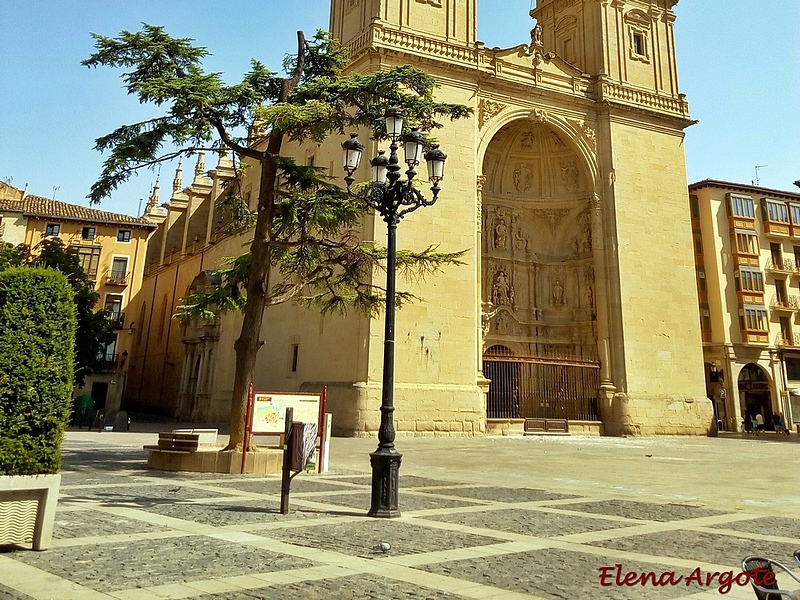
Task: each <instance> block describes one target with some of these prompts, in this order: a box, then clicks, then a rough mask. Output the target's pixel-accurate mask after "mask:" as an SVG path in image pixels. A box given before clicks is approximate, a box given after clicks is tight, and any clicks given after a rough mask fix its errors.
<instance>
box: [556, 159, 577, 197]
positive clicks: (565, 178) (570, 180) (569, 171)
mask: <svg viewBox="0 0 800 600" xmlns="http://www.w3.org/2000/svg"><path fill="white" fill-rule="evenodd" d="M561 182H562V184H563V185H564V189H565V190H566V191H567V192H577V191H578V188H580V173H579V172H578V167H577V166H575V163H574V162H571V161H570V162H564V163H561Z"/></svg>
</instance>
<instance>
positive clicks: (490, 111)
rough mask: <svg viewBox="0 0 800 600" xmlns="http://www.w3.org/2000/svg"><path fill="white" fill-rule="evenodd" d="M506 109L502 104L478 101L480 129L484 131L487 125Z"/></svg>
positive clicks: (483, 100)
mask: <svg viewBox="0 0 800 600" xmlns="http://www.w3.org/2000/svg"><path fill="white" fill-rule="evenodd" d="M505 107H506V105H505V104H503V103H502V102H493V101H492V100H485V99H481V100H479V101H478V129H483V126H484V125H486V123H487V122H488V121H489V120H490V119H492V118H494V117H496V116H497V115H498V114H499V113H500V111H501V110H503V109H504V108H505Z"/></svg>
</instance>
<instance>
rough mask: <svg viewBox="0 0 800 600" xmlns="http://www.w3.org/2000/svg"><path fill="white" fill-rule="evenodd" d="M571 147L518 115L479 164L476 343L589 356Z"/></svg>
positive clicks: (588, 302) (583, 241)
mask: <svg viewBox="0 0 800 600" xmlns="http://www.w3.org/2000/svg"><path fill="white" fill-rule="evenodd" d="M580 164H581V163H580V160H579V158H578V156H577V155H576V153H575V151H574V150H573V149H572V148H571V147H570V146H568V145H567V144H566V143H565V142H564V140H562V139H561V137H560V136H559V134H558V132H557V131H555V130H554V129H552V128H551V127H550V126H549V125H547V124H544V123H536V122H534V121H531V120H527V119H525V120H519V121H516V122H513V123H511V124H509V125H507V126H506V127H504V128H503V129H502V130H501V131H500V132H499V133H498V135H496V136H495V138H494V140H493V141H492V142H491V143H490V145H489V148H488V150H487V152H486V157H485V159H484V163H483V175H484V177H485V178H486V180H485V183H484V185H483V208H482V212H483V232H484V233H483V236H482V239H483V248H482V265H481V266H482V273H483V276H482V281H483V298H482V299H483V301H484V302H490V303H491V304H492V305H493V306H494V307H496V309H497V310H496V314H495V315H494V316H493V319H492V320H493V321H494V323H489V326H488V327H487V328H486V329H487V333H486V338H485V340H484V347H485V348H488V347H491V346H494V345H498V344H499V345H503V346H505V347H508V348H510V349H512V350H513V352H514V354H517V355H523V356H538V357H550V358H570V359H579V360H590V361H596V360H597V358H598V353H597V337H596V328H595V319H596V314H595V307H594V306H595V299H594V266H593V261H594V257H593V252H592V250H593V249H592V230H591V217H590V210H591V202H590V197H589V189H588V186H587V183H586V181H587V178H586V176H584V175H583V174H582V173H581V171H580V168H579V166H578V165H580Z"/></svg>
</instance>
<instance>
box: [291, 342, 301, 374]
mask: <svg viewBox="0 0 800 600" xmlns="http://www.w3.org/2000/svg"><path fill="white" fill-rule="evenodd" d="M299 355H300V346H298V345H297V344H292V373H297V359H298V357H299Z"/></svg>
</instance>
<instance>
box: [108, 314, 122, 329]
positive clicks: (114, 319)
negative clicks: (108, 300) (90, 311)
mask: <svg viewBox="0 0 800 600" xmlns="http://www.w3.org/2000/svg"><path fill="white" fill-rule="evenodd" d="M108 319H109V321H111V327H112V329H122V328H123V327H124V326H125V313H124V312H121V313H113V312H112V313H111V314H110V315H109V317H108Z"/></svg>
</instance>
